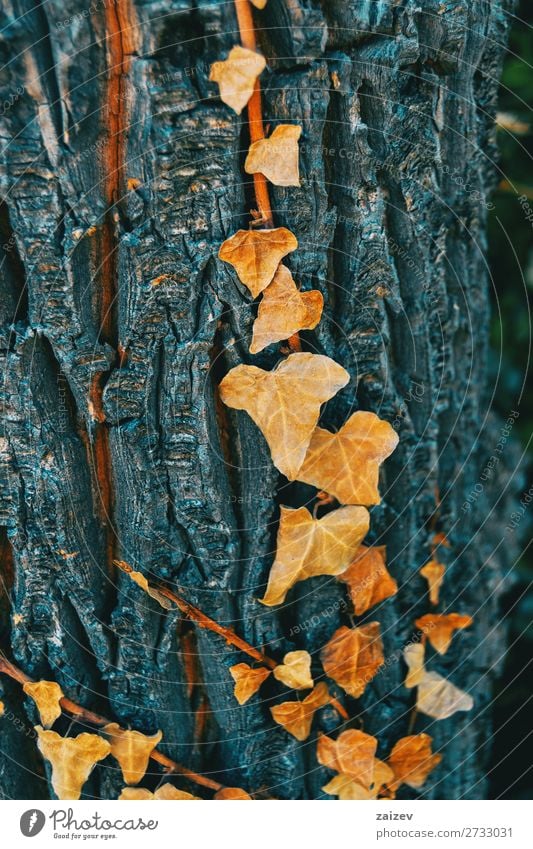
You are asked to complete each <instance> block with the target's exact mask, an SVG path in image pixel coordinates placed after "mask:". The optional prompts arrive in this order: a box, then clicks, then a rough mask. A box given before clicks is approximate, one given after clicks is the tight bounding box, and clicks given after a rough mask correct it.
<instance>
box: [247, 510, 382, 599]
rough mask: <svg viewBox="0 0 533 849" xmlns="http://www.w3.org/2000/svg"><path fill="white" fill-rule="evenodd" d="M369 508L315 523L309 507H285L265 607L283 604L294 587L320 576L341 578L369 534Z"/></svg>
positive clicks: (332, 515) (341, 512) (337, 512)
mask: <svg viewBox="0 0 533 849" xmlns="http://www.w3.org/2000/svg"><path fill="white" fill-rule="evenodd" d="M369 523H370V517H369V514H368V510H366V508H365V507H341V508H340V509H339V510H334V511H333V512H331V513H328V514H327V515H326V516H323V517H322V518H321V519H314V518H313V517H312V515H311V513H310V512H309V511H308V510H307V509H306V508H305V507H299V508H297V509H292V508H290V507H282V508H281V515H280V523H279V530H278V537H277V543H276V559H275V560H274V563H273V566H272V569H271V570H270V575H269V578H268V585H267V589H266V593H265V597H264V598H262V599H260V601H261V602H262V603H263V604H266V605H267V606H269V607H272V606H273V605H276V604H281V603H282V602H283V601H284V600H285V596H286V595H287V592H288V591H289V590H290V588H291V587H293V586H294V584H296V583H297V582H298V581H303V580H304V579H305V578H312V577H315V576H316V575H338V574H340V573H341V572H342V571H343V570H344V569H346V567H347V565H348V564H349V563H350V561H351V560H352V558H353V556H354V554H355V552H356V550H357V548H358V546H359V545H360V543H361V540H362V539H363V538H364V537H365V536H366V534H367V533H368V527H369Z"/></svg>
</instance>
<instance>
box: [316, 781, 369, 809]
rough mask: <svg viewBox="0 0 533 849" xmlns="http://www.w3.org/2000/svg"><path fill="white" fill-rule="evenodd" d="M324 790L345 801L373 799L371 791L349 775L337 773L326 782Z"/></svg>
mask: <svg viewBox="0 0 533 849" xmlns="http://www.w3.org/2000/svg"><path fill="white" fill-rule="evenodd" d="M322 790H323V791H324V793H328V794H329V795H330V796H338V797H339V799H340V800H341V801H343V802H346V801H357V802H361V801H367V800H368V799H372V798H373V796H372V793H371V791H370V790H369V789H368V788H366V787H363V785H362V784H359V782H358V781H354V780H353V778H350V776H349V775H336V776H335V777H334V778H332V779H331V781H328V783H327V784H324V786H323V788H322Z"/></svg>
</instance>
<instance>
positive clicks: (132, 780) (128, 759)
mask: <svg viewBox="0 0 533 849" xmlns="http://www.w3.org/2000/svg"><path fill="white" fill-rule="evenodd" d="M102 731H103V733H104V734H105V735H106V736H107V737H108V738H109V742H110V745H111V754H112V755H113V757H114V758H116V760H117V761H118V762H119V764H120V768H121V770H122V776H123V778H124V781H125V782H126V784H138V783H139V781H140V780H141V778H142V777H143V776H144V774H145V772H146V770H147V768H148V761H149V760H150V755H151V754H152V752H153V750H154V749H155V747H156V746H157V744H158V743H159V742H160V741H161V739H162V737H163V733H162V731H158V732H157V734H153V735H152V736H147V735H146V734H142V733H141V732H140V731H127V730H125V729H124V728H121V727H120V725H118V724H117V723H116V722H110V723H109V724H108V725H104V727H103V729H102Z"/></svg>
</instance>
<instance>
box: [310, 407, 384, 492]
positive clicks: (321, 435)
mask: <svg viewBox="0 0 533 849" xmlns="http://www.w3.org/2000/svg"><path fill="white" fill-rule="evenodd" d="M397 444H398V434H397V433H396V431H395V430H394V428H392V427H391V425H390V424H389V423H388V422H386V421H382V420H381V419H380V418H379V417H378V416H376V415H375V413H368V412H365V411H364V410H359V411H358V412H356V413H353V415H351V416H350V418H349V419H348V421H347V422H346V423H345V424H344V425H343V426H342V428H341V429H340V430H339V432H338V433H330V432H329V431H328V430H324V429H323V428H321V427H317V428H316V430H315V432H314V433H313V437H312V439H311V442H310V444H309V449H308V451H307V454H306V456H305V460H304V462H303V465H302V467H301V469H300V470H299V472H298V480H301V481H303V482H304V483H308V484H311V485H312V486H316V487H318V489H322V490H325V491H326V492H328V493H329V494H330V495H333V496H335V498H336V499H337V500H338V501H340V502H341V504H364V505H366V506H370V505H372V504H379V502H380V497H379V492H378V479H379V467H380V465H381V463H382V462H383V461H384V460H385V459H386V458H387V457H388V456H389V455H390V454H392V452H393V451H394V449H395V448H396V446H397Z"/></svg>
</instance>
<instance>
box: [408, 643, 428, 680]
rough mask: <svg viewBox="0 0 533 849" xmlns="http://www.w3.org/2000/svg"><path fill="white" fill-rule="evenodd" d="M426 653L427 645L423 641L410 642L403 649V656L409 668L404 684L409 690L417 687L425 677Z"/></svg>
mask: <svg viewBox="0 0 533 849" xmlns="http://www.w3.org/2000/svg"><path fill="white" fill-rule="evenodd" d="M424 655H425V647H424V644H423V643H409V644H408V645H407V646H406V647H405V648H404V650H403V656H404V659H405V662H406V664H407V666H408V669H409V672H408V673H407V676H406V678H405V681H404V684H405V686H406V687H407V689H409V690H410V689H411V687H417V686H418V685H419V684H420V681H421V680H422V678H423V677H424V672H425V669H424Z"/></svg>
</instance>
